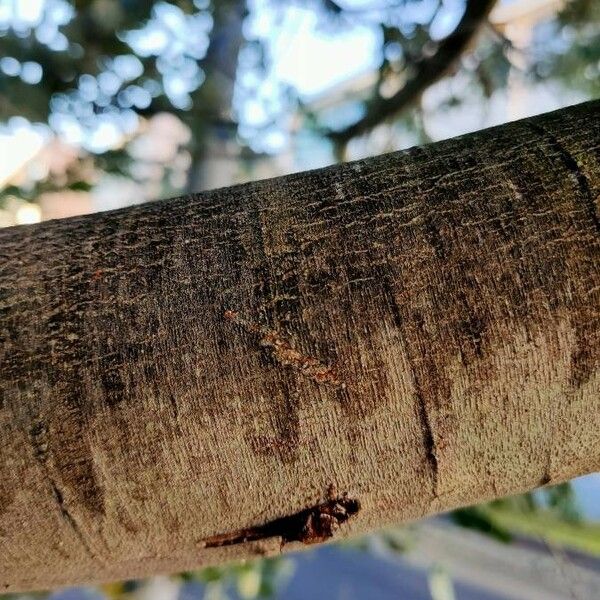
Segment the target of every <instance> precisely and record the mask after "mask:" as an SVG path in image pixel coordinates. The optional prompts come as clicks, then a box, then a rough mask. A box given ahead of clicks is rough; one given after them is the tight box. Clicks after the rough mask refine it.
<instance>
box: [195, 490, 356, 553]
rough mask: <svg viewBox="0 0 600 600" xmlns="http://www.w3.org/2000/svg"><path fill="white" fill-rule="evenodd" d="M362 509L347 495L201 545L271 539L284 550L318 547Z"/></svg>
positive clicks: (218, 545) (211, 538) (206, 546)
mask: <svg viewBox="0 0 600 600" xmlns="http://www.w3.org/2000/svg"><path fill="white" fill-rule="evenodd" d="M359 510H360V502H359V501H358V500H356V499H353V498H350V497H349V496H348V494H347V493H344V494H342V495H341V496H338V497H336V498H330V499H329V500H327V501H326V502H323V503H321V504H317V505H316V506H312V507H310V508H306V509H304V510H301V511H299V512H297V513H294V514H292V515H289V516H287V517H281V518H279V519H274V520H273V521H269V522H268V523H264V524H263V525H257V526H255V527H249V528H248V529H240V530H238V531H234V532H232V533H224V534H219V535H214V536H211V537H209V538H206V539H205V540H203V541H202V542H201V544H202V546H203V547H204V548H220V547H222V546H233V545H235V544H244V543H247V542H255V541H258V540H265V539H268V538H281V547H283V546H284V545H285V544H289V543H290V542H301V543H303V544H317V543H319V542H324V541H326V540H328V539H329V538H331V537H333V536H334V535H335V533H336V532H337V531H338V530H339V528H340V526H341V525H342V524H343V523H345V522H346V521H348V519H350V517H352V516H353V515H355V514H357V513H358V511H359Z"/></svg>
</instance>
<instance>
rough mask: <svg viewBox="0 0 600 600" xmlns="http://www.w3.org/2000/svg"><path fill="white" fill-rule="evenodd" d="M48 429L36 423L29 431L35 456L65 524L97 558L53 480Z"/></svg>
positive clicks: (86, 549) (88, 551)
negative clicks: (49, 463)
mask: <svg viewBox="0 0 600 600" xmlns="http://www.w3.org/2000/svg"><path fill="white" fill-rule="evenodd" d="M47 434H48V429H47V426H46V424H45V423H43V422H42V421H36V422H35V423H34V424H33V426H32V427H31V429H30V430H29V438H30V440H31V445H32V449H33V455H34V457H35V459H36V460H37V462H38V464H39V465H40V467H41V469H42V472H43V473H44V476H45V477H46V479H47V480H48V482H49V484H50V489H51V491H52V496H53V498H54V500H55V501H56V504H57V506H58V509H59V511H60V514H61V516H62V518H63V519H64V521H65V523H67V525H68V526H69V527H70V528H71V529H72V530H73V532H74V533H75V535H76V536H77V539H78V540H79V541H80V543H81V545H82V546H83V548H84V549H85V551H86V552H87V554H88V555H89V556H90V557H91V558H96V557H95V554H94V553H93V552H92V549H91V548H90V546H89V544H88V542H87V540H86V539H85V536H84V534H83V532H82V531H81V528H80V527H79V524H78V523H77V521H76V520H75V517H73V515H72V514H71V513H70V512H69V509H68V508H67V505H66V503H65V498H64V496H63V493H62V492H61V491H60V488H59V487H58V485H57V483H56V481H55V480H54V479H53V478H52V476H51V474H50V468H49V466H48V441H47Z"/></svg>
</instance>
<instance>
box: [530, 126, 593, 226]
mask: <svg viewBox="0 0 600 600" xmlns="http://www.w3.org/2000/svg"><path fill="white" fill-rule="evenodd" d="M528 124H529V127H530V128H531V129H532V130H533V131H535V132H536V133H537V134H539V135H541V136H542V137H543V138H545V139H546V141H547V142H548V144H549V145H550V146H551V147H552V149H553V150H554V151H555V152H556V153H557V154H558V156H559V158H560V159H561V161H562V163H563V164H564V166H565V167H566V168H567V170H568V171H569V172H570V173H571V175H573V176H574V178H575V180H576V182H577V187H578V188H579V192H580V194H579V195H580V196H581V198H582V200H583V202H584V204H585V209H586V212H587V214H588V215H589V217H590V220H591V221H592V223H593V225H594V228H595V230H596V233H597V234H598V235H600V217H599V216H598V212H597V207H596V201H595V199H594V195H593V194H592V188H591V187H590V183H589V181H588V178H587V177H586V175H585V173H584V172H583V170H582V169H581V167H580V166H579V163H578V162H577V160H576V158H575V157H574V156H573V155H572V154H571V153H570V152H569V151H568V150H567V149H566V148H565V147H564V145H563V144H562V143H561V142H560V140H559V139H558V138H557V137H556V136H555V135H554V134H553V133H552V132H551V131H548V130H547V129H545V128H544V127H542V126H541V125H539V124H538V123H532V122H528Z"/></svg>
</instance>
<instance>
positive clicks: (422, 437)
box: [0, 101, 600, 591]
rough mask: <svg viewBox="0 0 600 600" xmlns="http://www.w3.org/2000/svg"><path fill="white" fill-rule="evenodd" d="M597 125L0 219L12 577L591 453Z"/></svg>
mask: <svg viewBox="0 0 600 600" xmlns="http://www.w3.org/2000/svg"><path fill="white" fill-rule="evenodd" d="M599 116H600V102H599V101H595V102H589V103H586V104H582V105H579V106H575V107H570V108H567V109H564V110H561V111H557V112H554V113H550V114H547V115H542V116H539V117H535V118H532V119H526V120H523V121H518V122H515V123H509V124H507V125H503V126H501V127H496V128H493V129H488V130H485V131H481V132H477V133H473V134H469V135H467V136H463V137H460V138H455V139H452V140H446V141H444V142H440V143H437V144H431V145H429V146H426V147H424V148H413V149H411V150H408V151H405V152H398V153H394V154H388V155H384V156H380V157H377V158H370V159H366V160H362V161H358V162H355V163H348V164H344V165H338V166H333V167H330V168H327V169H321V170H318V171H310V172H307V173H298V174H295V175H291V176H288V177H282V178H277V179H272V180H267V181H260V182H255V183H251V184H247V185H243V186H235V187H231V188H224V189H220V190H214V191H212V192H208V193H204V194H199V195H193V196H187V197H182V198H178V199H174V200H169V201H162V202H155V203H150V204H146V205H140V206H135V207H130V208H127V209H123V210H119V211H112V212H106V213H99V214H95V215H88V216H85V217H77V218H72V219H64V220H58V221H50V222H47V223H41V224H37V225H32V226H22V227H13V228H8V229H4V230H0V248H1V250H2V252H1V255H0V586H2V589H3V590H6V591H12V590H18V589H39V588H48V587H56V586H63V585H67V584H73V583H77V582H90V581H107V580H115V579H126V578H127V579H129V578H133V577H140V576H142V575H148V574H151V573H159V572H174V571H178V570H190V569H193V568H196V567H198V566H200V565H207V564H214V563H218V562H222V561H225V560H231V559H235V558H249V557H252V556H256V555H260V554H264V553H271V552H275V553H277V552H280V551H282V550H286V551H287V550H291V549H294V548H299V547H303V546H304V545H305V544H312V543H316V542H321V541H326V540H327V539H329V538H330V537H332V536H346V535H350V534H358V533H361V532H365V531H370V530H372V529H374V528H377V527H383V526H385V525H390V524H395V523H399V522H403V521H408V520H411V519H417V518H419V517H422V516H424V515H428V514H433V513H438V512H441V511H445V510H449V509H452V508H455V507H458V506H464V505H467V504H473V503H476V502H482V501H484V500H489V499H492V498H497V497H500V496H505V495H508V494H514V493H517V492H522V491H526V490H531V489H533V488H535V487H537V486H541V485H547V484H551V483H558V482H560V481H565V480H567V479H569V478H572V477H574V476H576V475H582V474H584V473H588V472H590V471H594V470H598V469H599V468H600V312H599V307H600V225H599V218H598V199H599V197H600V154H599V152H598V149H599V148H600V118H599Z"/></svg>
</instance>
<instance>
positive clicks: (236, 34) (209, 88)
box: [186, 0, 246, 192]
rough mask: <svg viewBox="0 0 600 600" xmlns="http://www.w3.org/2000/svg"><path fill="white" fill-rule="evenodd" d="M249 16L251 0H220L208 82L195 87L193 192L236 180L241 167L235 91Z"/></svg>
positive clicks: (207, 59)
mask: <svg viewBox="0 0 600 600" xmlns="http://www.w3.org/2000/svg"><path fill="white" fill-rule="evenodd" d="M245 16H246V2H245V0H220V1H219V2H218V3H216V4H215V6H214V10H213V27H212V31H211V33H210V38H209V46H208V50H207V53H206V56H205V58H204V60H203V61H202V68H203V69H204V73H205V75H206V81H205V82H204V83H203V84H202V85H201V86H200V88H199V89H198V90H197V91H196V92H195V94H194V97H193V107H192V110H191V111H190V112H189V117H188V119H187V122H188V125H189V126H190V129H191V131H192V135H193V139H192V144H191V146H192V148H191V150H192V164H191V165H190V170H189V172H188V180H187V186H186V191H187V192H192V191H199V190H210V189H214V188H217V187H222V186H224V185H230V184H231V183H232V182H233V181H234V180H235V179H234V178H235V175H236V174H237V172H238V171H239V159H238V156H237V155H236V152H235V151H234V150H233V148H235V149H237V148H238V147H239V145H238V143H237V142H236V139H235V134H236V132H237V123H236V122H235V121H234V116H233V94H234V90H235V80H236V73H237V66H238V57H239V53H240V49H241V47H242V45H243V43H244V35H243V23H244V17H245ZM200 125H201V128H202V130H201V131H200V127H199V126H200Z"/></svg>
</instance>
